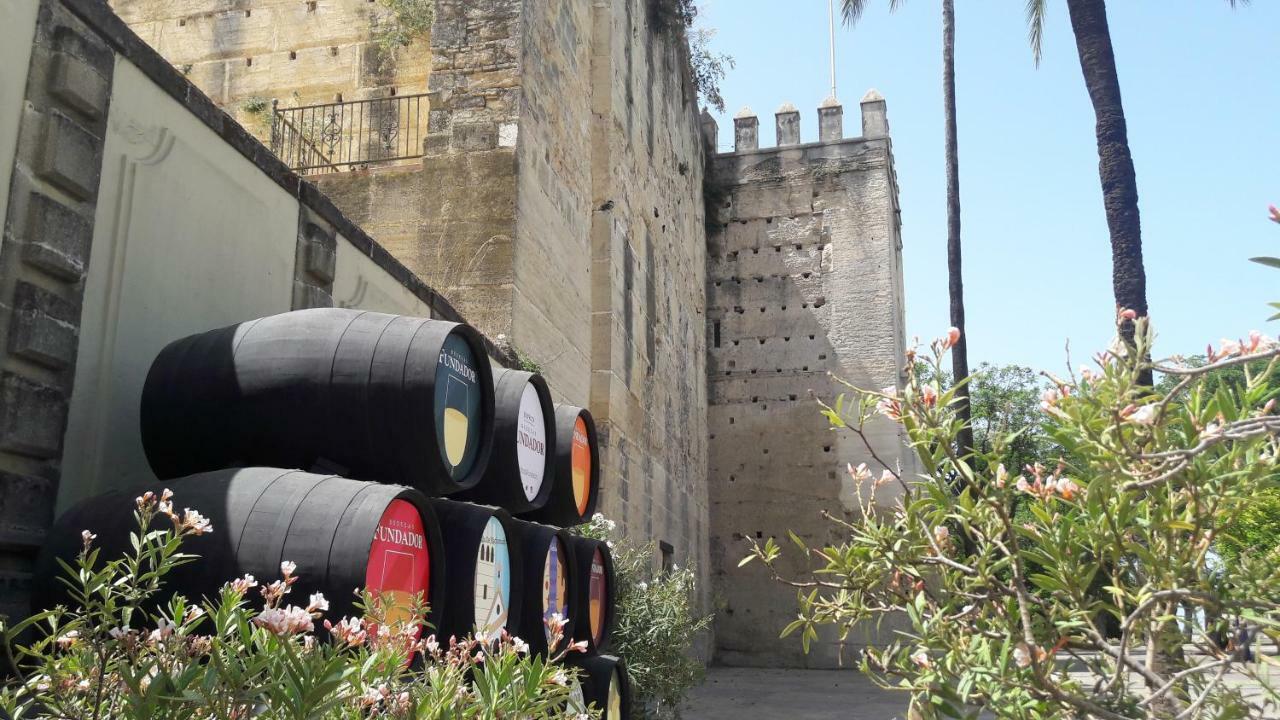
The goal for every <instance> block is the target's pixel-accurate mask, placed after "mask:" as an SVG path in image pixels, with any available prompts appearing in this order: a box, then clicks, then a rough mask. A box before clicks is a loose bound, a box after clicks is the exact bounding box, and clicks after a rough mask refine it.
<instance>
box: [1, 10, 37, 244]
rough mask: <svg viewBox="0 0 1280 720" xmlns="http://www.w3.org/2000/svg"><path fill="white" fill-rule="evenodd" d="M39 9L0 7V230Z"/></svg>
mask: <svg viewBox="0 0 1280 720" xmlns="http://www.w3.org/2000/svg"><path fill="white" fill-rule="evenodd" d="M39 6H40V3H39V0H6V1H5V2H3V3H0V227H3V225H4V218H5V216H6V214H7V213H8V206H9V179H10V171H11V170H12V169H13V159H14V152H15V150H16V149H17V144H18V126H19V124H20V122H21V120H22V108H23V97H24V93H25V92H26V89H27V65H28V63H30V62H31V41H32V38H33V37H34V35H35V31H36V10H37V8H39ZM3 244H4V238H3V237H0V245H3Z"/></svg>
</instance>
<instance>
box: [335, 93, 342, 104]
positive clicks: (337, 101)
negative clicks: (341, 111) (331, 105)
mask: <svg viewBox="0 0 1280 720" xmlns="http://www.w3.org/2000/svg"><path fill="white" fill-rule="evenodd" d="M333 101H334V102H336V103H340V102H342V93H337V94H336V95H334V96H333Z"/></svg>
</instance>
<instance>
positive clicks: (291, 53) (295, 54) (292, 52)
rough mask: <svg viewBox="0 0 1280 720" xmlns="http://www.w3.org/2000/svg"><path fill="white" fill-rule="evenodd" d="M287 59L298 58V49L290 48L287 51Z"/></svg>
mask: <svg viewBox="0 0 1280 720" xmlns="http://www.w3.org/2000/svg"><path fill="white" fill-rule="evenodd" d="M289 59H290V60H297V59H298V51H297V50H290V51H289Z"/></svg>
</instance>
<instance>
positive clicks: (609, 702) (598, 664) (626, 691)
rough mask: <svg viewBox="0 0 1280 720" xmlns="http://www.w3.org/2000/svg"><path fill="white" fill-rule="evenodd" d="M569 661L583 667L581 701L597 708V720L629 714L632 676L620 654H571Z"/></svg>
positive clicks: (619, 718) (623, 717)
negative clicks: (572, 656)
mask: <svg viewBox="0 0 1280 720" xmlns="http://www.w3.org/2000/svg"><path fill="white" fill-rule="evenodd" d="M571 662H572V664H573V665H574V666H575V667H578V668H581V669H582V673H581V674H582V681H581V682H582V701H583V703H584V704H585V705H586V706H587V707H588V708H591V707H594V708H595V709H597V710H599V711H600V713H601V714H600V720H627V718H630V717H631V679H630V678H629V677H627V667H626V664H624V663H623V662H622V659H621V658H617V657H613V656H612V655H594V656H590V657H574V658H573V659H572V661H571ZM574 700H576V698H574V699H573V700H570V704H571V705H572V703H573V702H574Z"/></svg>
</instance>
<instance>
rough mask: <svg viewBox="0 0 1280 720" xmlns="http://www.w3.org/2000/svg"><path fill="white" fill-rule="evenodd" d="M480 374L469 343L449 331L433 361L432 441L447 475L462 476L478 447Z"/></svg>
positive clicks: (469, 467)
mask: <svg viewBox="0 0 1280 720" xmlns="http://www.w3.org/2000/svg"><path fill="white" fill-rule="evenodd" d="M479 379H480V374H479V373H478V372H476V359H475V355H474V354H473V353H472V351H471V346H470V345H469V344H468V343H467V341H466V340H464V339H463V338H462V337H461V336H459V335H455V334H451V335H449V336H448V337H447V338H445V341H444V343H443V344H442V345H441V346H440V361H439V363H438V364H437V365H436V397H435V405H436V443H437V444H438V445H439V446H440V456H441V457H442V458H443V459H444V464H445V466H446V467H448V469H449V477H451V478H454V479H457V478H461V477H464V476H466V474H467V473H468V472H470V470H471V466H472V465H474V464H475V461H476V453H477V451H478V450H479V447H480V424H481V422H482V421H483V418H481V416H480V393H481V389H480V382H479Z"/></svg>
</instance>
